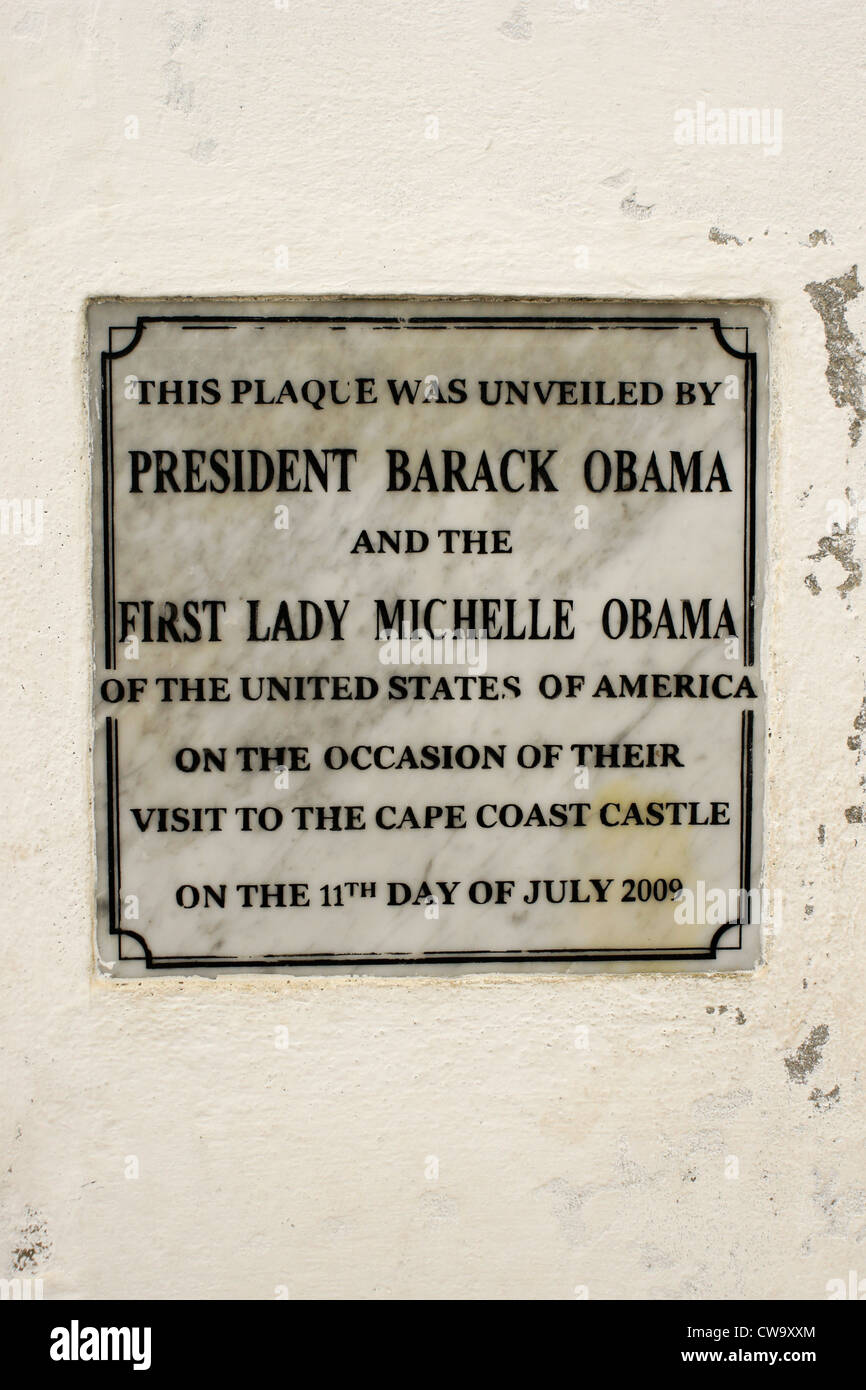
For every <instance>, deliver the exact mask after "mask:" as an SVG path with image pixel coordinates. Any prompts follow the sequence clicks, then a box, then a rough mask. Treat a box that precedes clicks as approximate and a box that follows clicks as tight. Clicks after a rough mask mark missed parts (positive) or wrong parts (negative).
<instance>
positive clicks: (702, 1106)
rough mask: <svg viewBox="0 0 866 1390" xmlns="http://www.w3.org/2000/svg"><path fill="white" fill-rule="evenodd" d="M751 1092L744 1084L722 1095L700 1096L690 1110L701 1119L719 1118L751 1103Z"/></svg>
mask: <svg viewBox="0 0 866 1390" xmlns="http://www.w3.org/2000/svg"><path fill="white" fill-rule="evenodd" d="M751 1103H752V1092H751V1091H750V1090H749V1089H748V1088H747V1087H745V1086H743V1087H741V1088H739V1089H738V1090H734V1091H727V1092H726V1093H725V1094H724V1095H720V1096H715V1095H709V1096H701V1098H700V1099H699V1100H696V1101H695V1102H694V1104H693V1105H692V1111H693V1112H694V1114H695V1115H697V1116H699V1117H700V1118H702V1119H708V1120H721V1119H724V1118H725V1116H726V1115H733V1114H735V1113H736V1111H737V1110H740V1109H741V1108H742V1107H743V1106H744V1105H751Z"/></svg>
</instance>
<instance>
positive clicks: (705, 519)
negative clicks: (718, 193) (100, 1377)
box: [88, 299, 768, 976]
mask: <svg viewBox="0 0 866 1390" xmlns="http://www.w3.org/2000/svg"><path fill="white" fill-rule="evenodd" d="M88 331H89V362H90V378H91V419H92V430H93V438H92V456H93V538H94V539H93V615H94V629H93V642H94V803H95V843H96V857H97V866H98V874H97V879H98V884H97V933H96V951H97V957H98V963H99V968H100V969H101V970H103V971H104V972H106V973H108V974H111V975H113V976H131V975H134V976H138V975H151V976H154V975H159V974H160V972H161V973H162V974H166V973H171V972H174V973H183V972H193V973H199V974H207V975H217V974H223V973H226V972H228V973H229V974H231V973H234V974H238V973H243V972H244V971H272V972H284V973H307V974H310V973H315V974H323V975H333V974H347V973H353V972H360V973H379V974H399V973H412V974H418V975H431V974H438V975H442V974H444V975H453V974H460V973H463V972H467V971H475V972H500V973H509V972H525V971H534V972H557V973H580V972H590V971H613V972H624V971H636V970H637V971H660V970H662V971H727V970H743V969H750V968H752V967H754V965H755V964H756V963H757V962H758V961H759V960H760V959H761V933H762V923H765V922H766V920H767V915H768V914H767V903H766V894H765V893H763V892H762V879H761V803H762V786H763V778H762V766H763V757H762V750H763V737H764V734H763V728H764V725H763V686H762V680H761V674H760V649H761V643H760V636H761V601H762V593H763V576H764V565H765V554H764V550H765V547H764V532H765V520H764V480H765V472H766V460H767V333H766V324H765V316H764V312H763V310H761V309H760V308H759V307H757V306H754V305H746V304H731V303H724V304H722V303H716V304H712V303H710V304H698V303H677V304H637V303H619V304H601V303H596V302H586V301H574V302H572V301H564V300H556V301H529V300H523V299H517V300H498V299H497V300H477V301H476V300H464V299H452V300H429V299H408V300H391V299H386V300H373V299H361V300H342V299H317V300H308V301H299V300H266V301H265V300H256V299H249V300H232V301H226V302H218V301H214V300H198V301H196V300H174V301H144V302H137V303H132V302H129V301H106V300H100V301H97V302H94V303H93V304H92V305H91V306H90V308H89V328H88Z"/></svg>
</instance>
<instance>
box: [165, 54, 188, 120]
mask: <svg viewBox="0 0 866 1390" xmlns="http://www.w3.org/2000/svg"><path fill="white" fill-rule="evenodd" d="M162 72H163V76H164V78H165V82H166V88H167V91H166V94H165V96H164V97H163V99H162V102H163V105H164V106H168V107H170V108H171V110H172V111H182V112H183V113H184V115H185V116H188V115H189V113H190V111H191V110H192V98H193V92H194V91H195V87H194V86H193V84H192V83H191V82H184V81H183V80H182V78H183V69H182V68H181V65H180V63H166V64H165V66H164V67H163V70H162Z"/></svg>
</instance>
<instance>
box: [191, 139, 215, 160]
mask: <svg viewBox="0 0 866 1390" xmlns="http://www.w3.org/2000/svg"><path fill="white" fill-rule="evenodd" d="M216 151H217V142H216V140H199V142H198V144H197V145H196V146H195V147H194V148H193V149H192V150H190V158H191V159H194V160H195V162H196V163H197V164H210V162H211V160H212V159H213V157H214V155H215V154H216Z"/></svg>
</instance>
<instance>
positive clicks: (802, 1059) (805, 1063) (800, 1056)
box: [784, 1023, 830, 1085]
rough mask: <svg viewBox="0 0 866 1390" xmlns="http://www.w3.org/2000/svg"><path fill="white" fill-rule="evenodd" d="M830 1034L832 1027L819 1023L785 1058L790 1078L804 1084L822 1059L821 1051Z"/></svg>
mask: <svg viewBox="0 0 866 1390" xmlns="http://www.w3.org/2000/svg"><path fill="white" fill-rule="evenodd" d="M829 1036H830V1029H829V1028H828V1027H827V1024H826V1023H819V1024H818V1025H817V1026H816V1027H815V1028H813V1029H812V1031H811V1033H810V1034H809V1036H808V1038H806V1039H805V1041H804V1042H801V1043H800V1046H799V1047H798V1048H797V1050H796V1052H791V1053H789V1054H788V1056H787V1057H786V1058H785V1059H784V1061H785V1067H786V1069H787V1072H788V1079H789V1080H790V1081H796V1082H797V1083H798V1084H799V1085H803V1083H804V1082H805V1080H806V1077H807V1076H808V1075H809V1073H810V1072H813V1071H814V1070H815V1068H816V1067H817V1065H818V1063H819V1062H820V1060H821V1053H822V1050H823V1048H824V1045H825V1043H826V1042H827V1039H828V1038H829Z"/></svg>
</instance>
